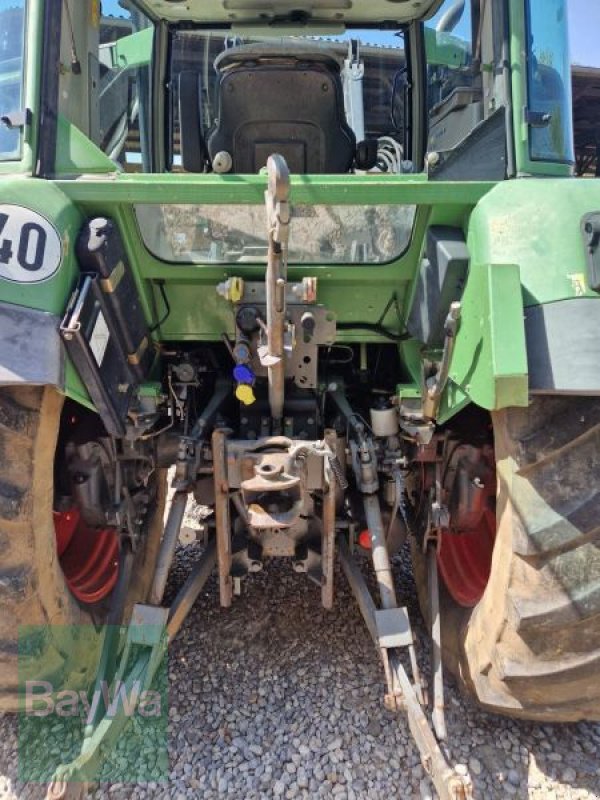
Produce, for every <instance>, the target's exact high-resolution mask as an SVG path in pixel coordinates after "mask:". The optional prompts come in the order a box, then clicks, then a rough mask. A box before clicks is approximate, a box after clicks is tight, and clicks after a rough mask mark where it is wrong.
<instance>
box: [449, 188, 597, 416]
mask: <svg viewBox="0 0 600 800" xmlns="http://www.w3.org/2000/svg"><path fill="white" fill-rule="evenodd" d="M593 211H600V182H598V181H585V180H578V179H568V178H561V179H535V178H530V179H519V180H512V181H504V182H502V183H499V184H498V185H497V186H495V187H494V188H493V189H492V190H491V191H490V192H488V193H487V194H486V195H485V196H484V197H483V198H482V199H481V200H480V201H479V202H478V204H477V206H476V207H475V209H474V210H473V212H472V214H471V217H470V219H469V222H468V232H467V242H468V247H469V252H470V256H471V264H470V268H469V274H468V277H467V281H466V285H465V290H464V294H463V311H462V320H461V326H460V329H459V332H458V335H457V337H456V346H455V349H454V354H453V358H452V363H451V368H450V379H451V380H450V383H449V385H448V390H447V392H446V396H445V398H444V401H443V405H442V409H441V420H440V421H444V420H445V419H448V418H449V417H451V416H452V415H453V414H454V413H456V412H457V411H458V410H460V408H462V407H463V406H464V405H465V404H466V403H467V402H469V401H472V402H475V403H477V404H478V405H480V406H482V407H483V408H487V409H489V410H498V409H501V408H506V407H510V406H527V405H528V404H529V398H530V395H531V394H580V395H599V394H600V358H599V356H600V341H599V336H598V331H599V330H600V295H599V294H598V292H596V291H594V290H592V289H591V287H590V281H589V275H588V265H587V262H586V248H585V243H584V239H583V235H582V220H584V218H585V217H586V215H588V214H589V213H590V212H593Z"/></svg>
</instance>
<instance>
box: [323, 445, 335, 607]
mask: <svg viewBox="0 0 600 800" xmlns="http://www.w3.org/2000/svg"><path fill="white" fill-rule="evenodd" d="M336 438H337V437H336V434H335V431H334V430H326V431H325V443H326V445H327V446H328V448H329V451H330V452H331V453H333V454H335V452H336ZM336 485H337V480H336V475H335V471H334V470H333V469H331V467H330V468H329V486H328V487H327V490H326V492H325V494H324V497H323V530H322V534H321V570H322V573H323V585H322V587H321V602H322V603H323V608H327V609H331V608H333V587H334V556H335V508H336V496H335V492H336Z"/></svg>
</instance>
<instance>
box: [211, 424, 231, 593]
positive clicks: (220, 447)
mask: <svg viewBox="0 0 600 800" xmlns="http://www.w3.org/2000/svg"><path fill="white" fill-rule="evenodd" d="M212 451H213V470H214V481H215V524H216V528H217V563H218V565H219V597H220V600H221V605H222V606H223V607H224V608H228V607H229V606H230V605H231V601H232V597H233V581H232V579H231V514H230V508H229V484H228V482H227V433H226V432H225V431H222V430H216V431H214V433H213V435H212Z"/></svg>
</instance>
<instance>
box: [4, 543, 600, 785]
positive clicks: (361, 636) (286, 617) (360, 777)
mask: <svg viewBox="0 0 600 800" xmlns="http://www.w3.org/2000/svg"><path fill="white" fill-rule="evenodd" d="M199 552H200V549H199V545H198V544H193V545H190V546H188V547H187V548H185V549H183V548H181V549H180V550H179V552H178V555H177V561H176V566H175V569H174V571H173V573H172V575H171V579H170V586H169V589H168V592H169V596H170V597H171V598H172V597H173V593H174V592H175V591H176V589H177V587H178V586H180V585H181V583H182V582H183V580H184V579H185V576H186V575H187V572H188V570H189V568H190V566H191V564H192V563H193V561H194V559H195V558H196V557H197V556H198V554H199ZM397 575H398V590H399V595H400V597H402V598H403V600H404V602H406V603H407V604H408V606H409V611H410V614H411V618H412V620H413V625H414V627H415V630H416V633H417V637H418V639H419V640H420V641H421V642H422V643H423V647H422V651H423V653H424V652H425V647H426V638H425V632H424V628H423V624H422V622H421V619H420V616H419V614H418V611H417V608H416V605H415V601H414V599H413V598H414V585H413V582H412V577H411V574H410V571H409V570H408V569H407V568H406V567H404V566H403V565H402V564H398V565H397ZM319 600H320V593H319V590H318V589H317V587H316V586H314V585H312V584H310V583H309V582H308V581H307V579H306V578H305V577H304V576H302V575H295V574H294V573H292V571H291V568H290V566H289V565H288V564H287V563H285V562H277V561H273V562H271V563H269V564H268V565H267V568H266V569H265V571H264V572H263V573H261V574H259V575H255V576H252V577H251V578H250V579H249V580H248V581H247V582H246V584H245V586H244V596H243V599H242V600H240V599H238V600H237V601H235V602H234V605H233V607H232V608H231V609H229V610H221V609H220V608H219V606H218V590H217V584H216V580H215V579H214V578H212V579H211V580H210V582H209V583H208V584H207V586H206V587H205V591H204V592H203V594H202V595H201V597H200V598H199V600H198V602H197V604H196V606H195V608H194V610H193V612H192V614H191V615H190V617H189V618H188V620H187V622H186V624H185V626H184V628H183V629H182V631H181V633H180V636H179V638H178V639H177V640H176V641H175V643H174V644H173V645H172V647H171V651H170V657H169V678H170V689H169V691H170V696H169V705H170V709H169V718H170V719H169V726H168V730H169V757H170V765H169V769H170V780H169V783H168V784H165V783H163V784H160V783H154V784H153V783H150V784H145V785H133V786H132V785H124V784H112V785H101V786H100V787H99V788H97V789H96V790H95V791H94V793H93V795H92V796H93V797H95V798H115V799H117V798H159V797H160V798H175V800H183V798H203V800H210V798H221V797H225V796H227V797H234V798H240V799H242V798H243V799H244V800H252V799H253V798H272V797H275V798H294V797H304V798H313V797H335V798H340V800H341V799H342V798H348V800H351V798H374V799H376V798H382V800H384V799H385V800H387V798H389V797H402V798H424V797H429V796H430V795H429V792H428V790H427V788H426V782H425V781H424V780H423V778H424V773H423V770H422V768H421V765H420V761H419V756H418V753H417V750H416V748H415V746H414V744H413V742H412V740H411V737H410V734H409V731H408V726H407V724H406V721H405V719H404V717H403V716H402V715H394V714H391V713H389V712H387V711H386V710H385V709H384V708H383V706H382V689H383V682H382V676H381V671H380V666H379V663H378V658H377V655H376V653H375V651H374V648H373V646H372V644H371V641H370V639H369V637H368V635H367V633H366V630H365V628H364V625H363V622H362V620H361V617H360V615H359V613H358V610H357V608H356V606H355V604H354V601H353V600H352V597H351V595H350V593H349V591H348V589H347V586H346V583H345V579H344V576H343V575H342V574H341V573H340V574H338V576H337V596H336V603H335V610H334V612H333V613H327V612H325V611H324V610H323V609H322V608H321V607H320V604H319ZM422 664H423V667H424V668H425V669H426V659H424V658H422ZM446 700H447V706H448V710H447V722H448V729H449V739H450V748H449V749H450V756H451V758H452V759H453V761H454V763H455V764H460V765H461V767H460V769H463V770H464V771H465V772H466V771H468V772H469V774H470V775H471V778H472V780H473V784H474V789H475V796H476V797H478V798H485V800H488V798H492V799H495V798H535V800H560V799H562V798H564V799H565V800H576V799H578V798H600V758H599V757H598V756H599V754H600V725H597V724H596V725H592V724H579V725H565V726H559V725H541V726H540V725H533V724H529V723H522V722H516V721H513V720H507V719H502V718H499V717H493V716H490V715H487V714H484V713H482V712H481V711H479V710H478V709H477V708H476V707H475V706H474V705H473V704H472V703H471V702H470V701H469V700H468V699H465V698H463V697H462V696H460V694H459V693H458V690H457V688H456V686H455V685H454V684H453V682H452V680H451V679H450V678H448V679H447V683H446ZM16 743H17V721H16V720H15V718H13V717H10V716H6V717H4V718H0V798H7V799H8V798H10V800H13V798H37V797H43V790H42V788H41V787H40V786H39V785H38V786H34V785H31V784H29V785H24V784H22V783H19V782H18V780H17V776H16V768H17V767H16V765H17V754H16V748H17V744H16Z"/></svg>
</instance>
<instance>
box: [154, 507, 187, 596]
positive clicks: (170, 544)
mask: <svg viewBox="0 0 600 800" xmlns="http://www.w3.org/2000/svg"><path fill="white" fill-rule="evenodd" d="M187 497H188V493H187V492H175V494H174V495H173V498H172V500H171V507H170V508H169V516H168V517H167V524H166V525H165V532H164V533H163V538H162V542H161V545H160V551H159V554H158V560H157V562H156V569H155V571H154V579H153V581H152V588H151V589H150V594H149V596H148V602H149V603H151V604H152V605H160V604H161V603H162V599H163V594H164V593H165V586H166V585H167V577H168V575H169V569H170V568H171V564H172V562H173V557H174V555H175V548H176V547H177V542H178V540H179V531H180V530H181V524H182V522H183V515H184V514H185V507H186V505H187Z"/></svg>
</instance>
